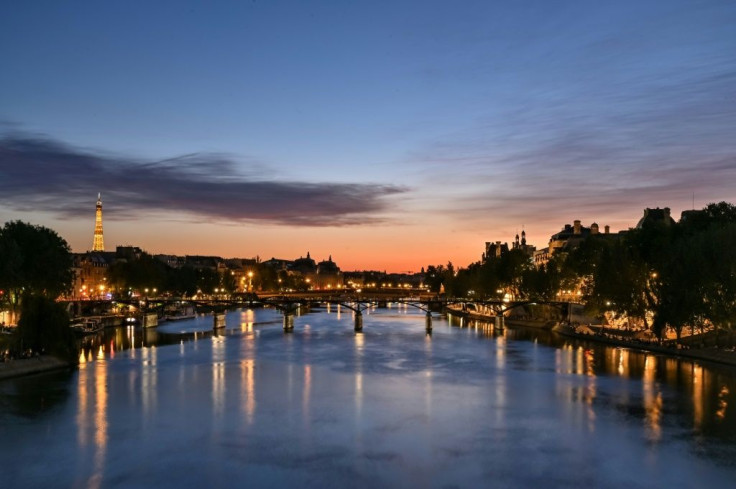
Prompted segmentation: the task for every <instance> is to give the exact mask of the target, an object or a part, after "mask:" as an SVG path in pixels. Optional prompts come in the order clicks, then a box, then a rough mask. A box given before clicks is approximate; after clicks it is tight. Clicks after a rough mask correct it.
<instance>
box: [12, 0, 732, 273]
mask: <svg viewBox="0 0 736 489" xmlns="http://www.w3.org/2000/svg"><path fill="white" fill-rule="evenodd" d="M734 26H736V3H734V2H728V1H683V0H671V1H646V2H642V1H639V2H634V1H618V2H589V1H554V2H553V1H513V2H512V1H504V2H501V1H496V2H492V1H482V2H433V1H422V2H419V1H415V2H398V1H394V2H297V1H255V2H187V1H176V2H174V1H172V2H75V1H71V2H50V1H49V2H41V1H33V2H13V3H11V4H9V5H7V6H5V8H4V14H3V15H2V17H0V58H1V59H3V69H2V70H0V124H1V125H0V131H2V134H1V136H2V137H3V138H4V139H3V141H4V143H3V147H2V148H0V219H2V220H3V221H4V220H8V219H23V220H26V221H31V222H38V223H41V224H44V225H48V226H50V227H52V228H54V229H56V230H57V231H58V232H59V233H60V234H61V235H62V236H64V237H65V238H66V239H67V240H68V241H69V242H70V243H71V244H72V246H73V248H75V250H77V251H83V250H84V249H87V248H89V246H91V229H92V223H91V219H90V212H89V211H87V210H86V209H87V208H91V209H92V215H93V211H94V200H95V198H96V193H97V191H101V192H103V196H104V197H103V198H104V201H105V205H106V207H105V209H106V214H105V215H106V235H108V239H107V240H106V242H107V243H108V246H110V245H111V244H113V243H117V244H138V245H140V246H142V247H144V248H146V249H149V250H150V251H153V252H166V251H170V252H175V253H213V254H223V255H227V256H236V255H237V256H252V255H256V254H259V255H264V256H265V255H283V256H286V257H292V256H296V255H299V254H303V253H306V249H312V250H313V251H312V253H313V254H315V253H316V254H317V255H318V257H321V255H327V254H330V253H331V254H333V256H334V257H335V258H336V259H337V260H338V263H339V260H340V258H341V257H342V259H343V264H345V265H347V266H348V268H354V267H357V268H363V267H366V268H381V269H383V268H389V269H397V270H398V269H402V270H403V269H418V268H419V267H420V266H422V265H426V264H427V263H434V262H443V261H446V260H448V259H452V260H453V261H455V262H456V263H458V264H460V265H466V264H467V263H469V262H470V261H473V260H476V259H478V258H479V256H480V253H481V251H482V246H483V242H484V241H489V240H494V241H495V240H497V239H500V240H510V239H511V238H512V237H513V234H515V233H516V231H517V230H520V229H521V227H522V226H523V227H524V229H526V231H527V234H528V236H529V237H530V241H532V242H533V243H535V244H537V245H538V246H543V245H545V244H546V242H547V240H548V238H549V235H550V234H551V233H553V232H555V231H556V230H558V229H559V228H560V227H562V225H564V224H565V223H569V222H571V221H572V220H573V219H581V220H582V221H583V223H584V224H590V223H591V222H593V221H596V222H598V223H599V224H601V226H602V225H604V224H610V225H611V226H612V227H613V228H614V229H622V228H626V227H629V226H633V225H634V224H635V223H636V222H637V220H638V219H639V217H640V215H641V211H642V209H643V208H644V207H657V206H659V207H664V206H669V207H671V208H672V209H673V213H674V214H675V216H676V217H677V216H678V215H679V212H680V211H681V210H683V209H687V208H690V207H691V206H692V200H693V194H694V195H695V205H696V207H702V206H704V205H705V204H707V203H709V202H713V201H721V200H727V201H732V202H733V201H735V200H736V199H735V197H736V195H735V194H736V190H734V185H733V182H734V179H735V177H736V137H734V128H735V127H736V29H735V28H734ZM60 155H62V156H63V158H61V157H60ZM62 160H63V162H64V164H60V163H59V162H60V161H62ZM162 161H163V163H162ZM21 162H23V163H21ZM19 167H22V168H23V169H25V170H27V171H18V168H19ZM178 167H180V168H181V171H179V172H178V173H177V170H176V168H178ZM13 168H15V170H13ZM138 168H140V169H141V171H140V172H137V169H138ZM70 169H71V171H70ZM34 172H36V173H34ZM39 172H40V173H42V174H43V177H40V176H36V174H37V173H39ZM77 173H78V176H77V177H75V178H69V176H70V175H72V174H77ZM137 173H140V174H141V175H144V176H146V178H145V179H142V180H144V181H137V180H136V181H134V180H135V179H132V178H130V177H131V176H132V175H134V174H137ZM173 174H176V175H178V179H177V178H174V179H173V180H176V181H172V178H173V177H172V175H173ZM121 175H122V176H125V178H123V177H121ZM39 179H41V180H43V182H41V183H42V184H41V183H39ZM167 181H169V182H171V185H167V184H166V182H167ZM199 182H203V183H202V185H201V186H200V187H197V185H196V184H197V183H199ZM233 184H236V185H234V186H233ZM171 187H176V188H173V189H172V188H171ZM255 188H258V189H259V191H254V190H253V189H255ZM296 188H302V189H303V188H308V189H309V191H305V192H297V191H295V189H296ZM87 194H90V196H89V197H85V196H86V195H87ZM246 194H248V195H249V196H252V197H253V198H245V197H244V195H246ZM348 196H349V197H348ZM253 199H255V200H253ZM89 201H91V204H90V202H89ZM204 202H206V203H207V205H203V203H204ZM259 203H262V204H263V205H259ZM343 203H344V205H343ZM304 209H307V211H306V212H305V211H304ZM305 215H306V217H307V219H305ZM162 229H166V232H165V233H162V232H161V230H162ZM195 235H196V236H195ZM202 236H209V237H211V239H209V240H208V239H206V238H203V237H202ZM418 236H420V237H421V239H420V240H417V237H418ZM88 241H89V243H87V242H88ZM420 248H421V249H420Z"/></svg>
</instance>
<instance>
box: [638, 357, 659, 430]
mask: <svg viewBox="0 0 736 489" xmlns="http://www.w3.org/2000/svg"><path fill="white" fill-rule="evenodd" d="M656 379H657V361H656V359H655V358H654V357H653V356H652V355H647V356H646V357H645V360H644V378H643V382H642V394H643V399H644V411H645V413H646V426H647V429H648V437H649V439H650V440H651V441H653V442H658V441H659V440H660V439H661V438H662V390H661V389H660V387H659V383H658V382H657V380H656Z"/></svg>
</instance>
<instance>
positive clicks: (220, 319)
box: [212, 312, 225, 329]
mask: <svg viewBox="0 0 736 489" xmlns="http://www.w3.org/2000/svg"><path fill="white" fill-rule="evenodd" d="M224 327H225V313H224V312H215V313H213V314H212V329H220V328H224Z"/></svg>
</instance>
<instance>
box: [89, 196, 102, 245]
mask: <svg viewBox="0 0 736 489" xmlns="http://www.w3.org/2000/svg"><path fill="white" fill-rule="evenodd" d="M92 251H105V242H104V241H103V239H102V198H101V195H100V194H97V212H96V213H95V240H94V242H93V243H92Z"/></svg>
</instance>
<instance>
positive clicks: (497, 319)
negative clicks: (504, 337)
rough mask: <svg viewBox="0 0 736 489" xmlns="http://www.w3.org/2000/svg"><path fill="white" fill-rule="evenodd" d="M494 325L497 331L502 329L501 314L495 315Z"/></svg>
mask: <svg viewBox="0 0 736 489" xmlns="http://www.w3.org/2000/svg"><path fill="white" fill-rule="evenodd" d="M494 326H495V328H496V329H497V330H499V331H500V330H503V328H504V320H503V316H496V317H495V318H494Z"/></svg>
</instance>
